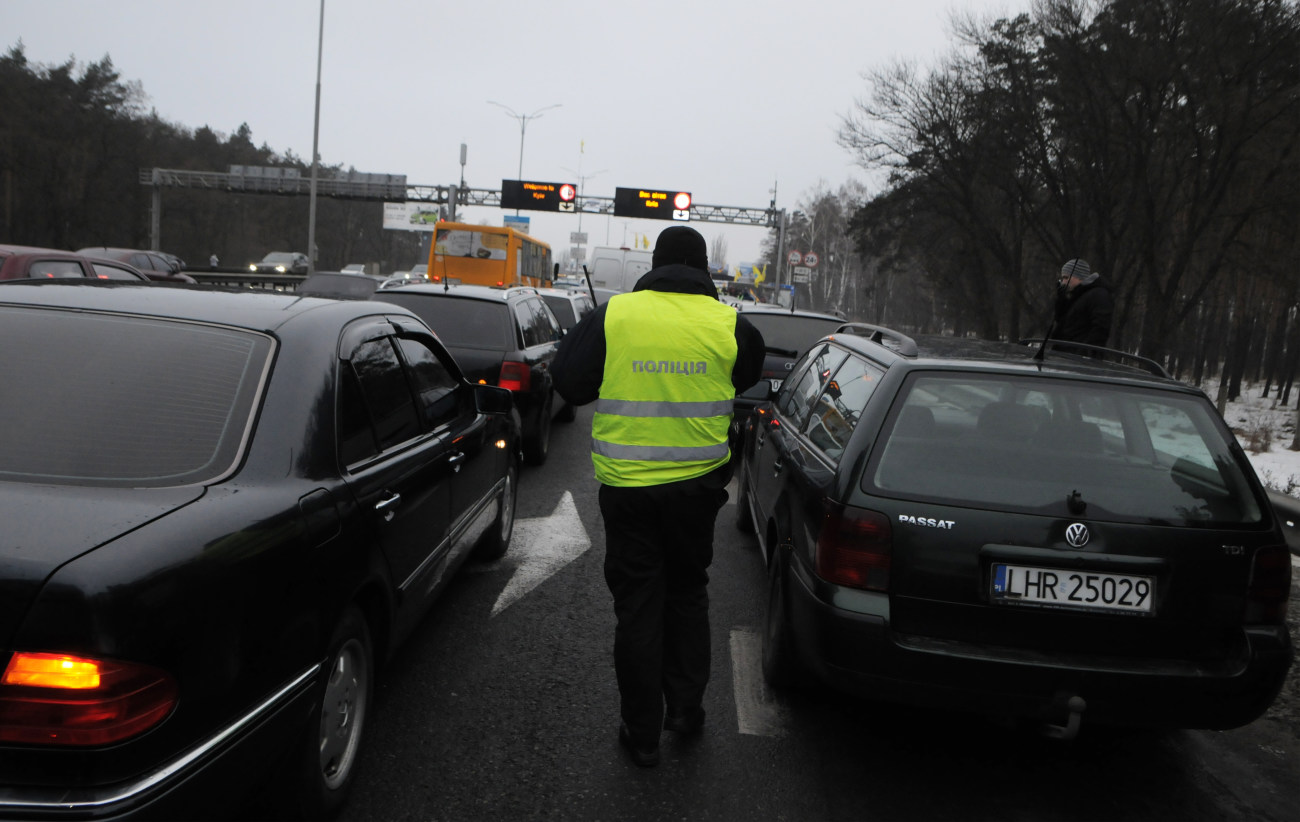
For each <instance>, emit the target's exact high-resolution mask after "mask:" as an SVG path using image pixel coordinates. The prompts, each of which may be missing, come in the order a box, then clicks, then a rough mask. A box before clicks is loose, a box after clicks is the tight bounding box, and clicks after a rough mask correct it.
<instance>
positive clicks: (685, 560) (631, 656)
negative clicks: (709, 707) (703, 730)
mask: <svg viewBox="0 0 1300 822" xmlns="http://www.w3.org/2000/svg"><path fill="white" fill-rule="evenodd" d="M730 475H731V472H730V468H729V466H723V467H722V468H719V469H717V470H715V471H713V472H711V473H709V474H706V475H704V476H702V477H696V478H695V479H690V480H685V481H682V482H674V483H668V484H666V485H651V486H645V487H639V488H621V487H615V486H610V485H602V486H601V487H600V513H601V516H603V517H604V520H605V582H606V584H608V585H609V591H610V593H611V594H613V595H614V616H615V618H616V619H617V627H616V628H615V629H614V672H615V675H616V676H617V679H618V693H619V699H620V704H621V714H622V718H623V722H624V723H626V724H627V727H628V730H629V731H630V732H631V735H632V738H633V740H635V741H636V742H637V743H638V744H643V745H657V744H658V740H659V731H660V729H661V728H662V727H663V714H664V703H665V702H666V703H667V705H668V707H669V708H689V707H694V706H698V705H699V704H700V702H701V700H703V698H704V688H705V685H707V684H708V681H709V662H710V654H711V649H710V647H709V593H708V584H709V573H708V568H709V564H710V563H711V562H712V561H713V525H714V522H715V521H716V520H717V517H718V510H719V509H720V508H721V507H722V506H723V504H724V503H726V501H727V491H726V485H727V481H728V480H729V479H730Z"/></svg>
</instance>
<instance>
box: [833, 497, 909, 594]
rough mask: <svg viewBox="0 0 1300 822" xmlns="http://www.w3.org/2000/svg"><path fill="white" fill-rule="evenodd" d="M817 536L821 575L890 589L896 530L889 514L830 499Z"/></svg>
mask: <svg viewBox="0 0 1300 822" xmlns="http://www.w3.org/2000/svg"><path fill="white" fill-rule="evenodd" d="M825 509H826V510H825V513H824V514H823V516H822V528H821V533H820V534H819V535H818V537H817V563H816V564H817V576H819V577H821V578H822V579H824V580H826V581H827V582H833V583H835V584H837V585H847V586H849V587H851V588H865V589H868V590H872V591H888V590H889V561H890V555H891V553H892V551H893V532H892V531H891V529H890V527H889V518H888V517H886V516H885V515H884V514H880V513H877V512H875V511H868V510H866V509H864V508H852V507H850V506H847V505H840V504H839V503H835V502H827V503H826V505H825Z"/></svg>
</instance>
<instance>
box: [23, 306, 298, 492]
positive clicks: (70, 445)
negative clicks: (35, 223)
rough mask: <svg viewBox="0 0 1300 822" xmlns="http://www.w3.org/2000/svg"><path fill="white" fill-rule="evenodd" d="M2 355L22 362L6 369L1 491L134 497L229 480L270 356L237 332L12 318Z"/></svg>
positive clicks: (75, 315)
mask: <svg viewBox="0 0 1300 822" xmlns="http://www.w3.org/2000/svg"><path fill="white" fill-rule="evenodd" d="M32 340H40V341H41V344H40V345H31V341H32ZM0 346H4V348H5V350H7V351H22V352H23V353H22V356H10V357H3V358H0V385H2V386H4V390H2V391H0V415H2V416H3V418H4V420H5V424H4V425H3V426H0V479H5V480H10V481H15V482H39V483H56V484H67V485H96V486H119V487H128V488H134V487H154V488H157V487H166V486H175V485H189V484H193V483H201V482H205V481H208V480H211V479H213V478H216V477H219V476H221V475H223V474H225V473H226V472H228V471H229V470H231V468H232V467H233V466H234V465H235V464H236V463H237V462H238V459H239V455H240V450H241V448H242V445H243V442H244V439H245V436H246V434H247V433H248V431H249V429H250V427H251V417H252V409H253V408H254V407H255V404H256V402H257V397H258V395H259V392H260V390H261V385H262V381H263V378H264V377H265V375H266V373H267V370H268V369H269V367H270V366H269V363H270V357H271V353H272V350H273V344H272V342H271V340H270V339H269V338H267V337H265V336H262V335H260V334H254V333H251V332H245V331H236V330H234V329H230V328H219V327H216V326H208V325H198V324H192V323H186V322H180V321H170V320H161V319H145V318H141V317H127V316H117V315H110V314H104V315H100V314H94V313H89V312H84V313H83V312H66V311H56V310H44V309H31V308H15V307H5V308H0ZM51 375H58V379H52V378H51ZM196 375H201V376H202V379H197V378H196ZM88 420H93V421H96V422H97V423H103V424H87V421H88ZM106 426H107V427H106ZM110 428H111V430H112V436H107V435H106V432H107V431H108V430H109V429H110Z"/></svg>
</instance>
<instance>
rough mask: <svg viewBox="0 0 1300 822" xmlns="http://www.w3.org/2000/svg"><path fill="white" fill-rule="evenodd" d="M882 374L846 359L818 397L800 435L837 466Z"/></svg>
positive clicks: (863, 361)
mask: <svg viewBox="0 0 1300 822" xmlns="http://www.w3.org/2000/svg"><path fill="white" fill-rule="evenodd" d="M883 374H884V372H883V371H881V370H880V369H878V368H876V367H874V366H872V365H870V364H868V363H867V362H866V361H865V360H861V359H859V358H857V357H849V358H848V359H847V360H845V361H844V364H843V365H841V366H840V368H839V369H838V370H837V371H836V372H835V374H834V376H833V377H831V378H830V379H829V380H827V381H826V384H825V387H824V388H823V389H822V392H821V394H819V395H818V396H817V400H816V402H814V403H813V408H812V413H811V414H809V415H808V422H807V423H806V424H805V425H804V427H803V431H804V433H805V435H806V436H807V437H808V439H809V440H811V441H812V443H813V444H814V445H816V446H817V447H818V448H819V449H821V451H822V453H824V454H826V456H828V457H830V458H831V459H832V460H834V461H837V462H838V461H839V458H840V455H841V454H843V453H844V448H845V447H846V446H847V445H848V442H849V436H850V435H851V434H852V433H853V429H854V428H856V427H857V424H858V418H859V417H861V416H862V411H863V409H865V408H866V407H867V400H869V399H871V395H872V393H873V392H875V390H876V386H877V385H879V384H880V378H881V376H882V375H883Z"/></svg>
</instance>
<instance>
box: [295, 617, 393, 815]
mask: <svg viewBox="0 0 1300 822" xmlns="http://www.w3.org/2000/svg"><path fill="white" fill-rule="evenodd" d="M326 663H327V664H326V666H325V667H324V668H323V669H322V670H321V673H320V684H319V693H320V696H319V700H318V701H317V703H316V709H315V710H314V711H313V712H312V716H311V719H310V720H309V721H308V723H307V728H306V731H305V733H304V737H303V751H302V765H301V775H300V782H299V786H298V787H299V791H298V794H299V803H298V804H299V809H300V811H301V813H302V817H303V818H304V819H325V818H328V817H331V816H333V815H334V814H335V813H337V812H338V810H339V808H340V807H342V805H343V803H344V801H346V800H347V795H348V791H349V790H351V788H352V782H353V779H354V778H355V776H356V766H357V760H358V754H359V753H360V750H361V743H362V737H363V735H364V734H365V730H366V722H367V720H368V719H369V713H370V702H371V698H372V696H373V694H374V674H375V662H374V646H373V645H372V644H371V638H370V629H369V628H368V627H367V625H366V619H365V617H364V616H362V614H361V611H360V610H358V609H357V608H356V607H349V608H348V609H347V610H346V611H344V613H343V617H342V618H341V619H340V620H339V623H338V626H337V627H336V628H335V629H334V635H333V636H332V637H331V638H330V644H329V655H328V657H327V658H326Z"/></svg>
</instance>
